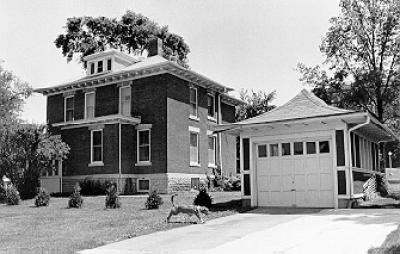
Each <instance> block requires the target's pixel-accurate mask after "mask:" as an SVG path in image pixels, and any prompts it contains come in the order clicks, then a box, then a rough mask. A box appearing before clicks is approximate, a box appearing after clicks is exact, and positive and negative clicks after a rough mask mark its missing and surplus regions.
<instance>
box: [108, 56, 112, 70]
mask: <svg viewBox="0 0 400 254" xmlns="http://www.w3.org/2000/svg"><path fill="white" fill-rule="evenodd" d="M107 71H111V58H110V59H107Z"/></svg>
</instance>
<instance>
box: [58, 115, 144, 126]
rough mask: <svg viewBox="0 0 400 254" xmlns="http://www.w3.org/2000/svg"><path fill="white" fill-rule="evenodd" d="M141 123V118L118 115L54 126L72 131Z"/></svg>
mask: <svg viewBox="0 0 400 254" xmlns="http://www.w3.org/2000/svg"><path fill="white" fill-rule="evenodd" d="M140 122H141V119H140V118H136V117H130V116H123V115H120V114H116V115H108V116H100V117H96V118H89V119H79V120H73V121H68V122H61V123H55V124H52V126H53V127H61V129H72V128H80V127H86V126H90V125H96V124H114V123H122V124H131V125H138V124H140Z"/></svg>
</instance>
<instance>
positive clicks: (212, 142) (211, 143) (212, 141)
mask: <svg viewBox="0 0 400 254" xmlns="http://www.w3.org/2000/svg"><path fill="white" fill-rule="evenodd" d="M216 140H217V139H216V137H215V136H208V166H209V167H215V165H216V164H215V157H216V150H217V149H216V143H217V142H216Z"/></svg>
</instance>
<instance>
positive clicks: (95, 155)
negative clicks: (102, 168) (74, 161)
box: [90, 130, 103, 163]
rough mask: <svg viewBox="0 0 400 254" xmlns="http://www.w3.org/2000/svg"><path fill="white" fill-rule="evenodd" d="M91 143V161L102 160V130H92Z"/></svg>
mask: <svg viewBox="0 0 400 254" xmlns="http://www.w3.org/2000/svg"><path fill="white" fill-rule="evenodd" d="M91 145H92V149H91V151H92V152H91V156H90V157H91V160H90V161H91V163H93V162H103V130H92V132H91Z"/></svg>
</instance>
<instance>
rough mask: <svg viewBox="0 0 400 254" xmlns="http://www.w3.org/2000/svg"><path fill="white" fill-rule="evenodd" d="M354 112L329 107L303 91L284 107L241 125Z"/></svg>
mask: <svg viewBox="0 0 400 254" xmlns="http://www.w3.org/2000/svg"><path fill="white" fill-rule="evenodd" d="M353 112H355V111H353V110H346V109H341V108H336V107H332V106H329V105H327V104H326V103H325V102H324V101H323V100H321V99H320V98H318V97H317V96H315V95H314V94H313V93H311V92H309V91H307V90H305V89H303V90H302V91H301V92H300V93H299V94H298V95H296V96H295V97H294V98H293V99H291V100H290V101H288V102H287V103H285V104H284V105H282V106H280V107H277V108H275V109H273V110H271V111H268V112H266V113H264V114H261V115H259V116H256V117H253V118H249V119H246V120H243V121H241V122H239V123H240V124H254V123H263V122H275V121H282V120H293V119H303V118H310V117H319V116H329V115H338V114H348V113H353Z"/></svg>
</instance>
